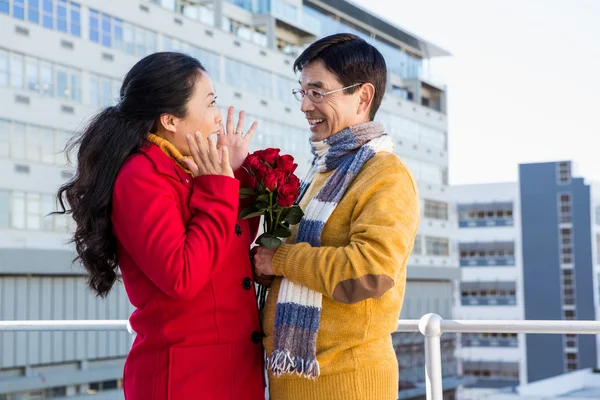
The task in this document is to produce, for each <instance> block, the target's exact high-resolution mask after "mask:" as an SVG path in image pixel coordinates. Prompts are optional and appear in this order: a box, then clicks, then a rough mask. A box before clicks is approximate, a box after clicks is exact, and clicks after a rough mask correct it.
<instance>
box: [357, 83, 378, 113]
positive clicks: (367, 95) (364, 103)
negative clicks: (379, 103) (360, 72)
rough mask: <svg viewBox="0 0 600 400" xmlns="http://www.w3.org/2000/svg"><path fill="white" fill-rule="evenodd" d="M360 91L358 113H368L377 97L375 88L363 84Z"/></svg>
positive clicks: (369, 84)
mask: <svg viewBox="0 0 600 400" xmlns="http://www.w3.org/2000/svg"><path fill="white" fill-rule="evenodd" d="M358 90H359V97H358V112H359V113H364V112H366V113H368V112H369V110H370V108H371V104H372V103H373V97H375V86H373V84H372V83H363V84H362V85H361V87H360V88H359V89H358Z"/></svg>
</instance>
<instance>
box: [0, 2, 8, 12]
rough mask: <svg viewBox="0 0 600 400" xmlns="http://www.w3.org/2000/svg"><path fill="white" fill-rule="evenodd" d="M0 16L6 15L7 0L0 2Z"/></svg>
mask: <svg viewBox="0 0 600 400" xmlns="http://www.w3.org/2000/svg"><path fill="white" fill-rule="evenodd" d="M0 14H8V0H0Z"/></svg>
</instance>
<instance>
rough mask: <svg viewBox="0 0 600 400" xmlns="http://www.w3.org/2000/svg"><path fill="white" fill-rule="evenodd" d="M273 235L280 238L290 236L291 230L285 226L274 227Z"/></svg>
mask: <svg viewBox="0 0 600 400" xmlns="http://www.w3.org/2000/svg"><path fill="white" fill-rule="evenodd" d="M273 235H274V236H276V237H280V238H286V237H290V236H292V232H290V230H289V229H286V228H277V229H275V232H273Z"/></svg>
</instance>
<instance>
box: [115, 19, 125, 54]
mask: <svg viewBox="0 0 600 400" xmlns="http://www.w3.org/2000/svg"><path fill="white" fill-rule="evenodd" d="M113 38H114V43H113V47H114V48H115V49H119V50H125V49H124V47H123V21H121V20H120V19H116V18H115V19H113Z"/></svg>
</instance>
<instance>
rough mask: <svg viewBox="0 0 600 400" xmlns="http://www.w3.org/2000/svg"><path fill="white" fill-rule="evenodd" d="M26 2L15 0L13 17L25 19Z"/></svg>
mask: <svg viewBox="0 0 600 400" xmlns="http://www.w3.org/2000/svg"><path fill="white" fill-rule="evenodd" d="M24 3H25V0H13V17H15V18H17V19H25V4H24Z"/></svg>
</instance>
